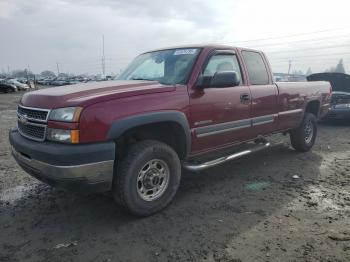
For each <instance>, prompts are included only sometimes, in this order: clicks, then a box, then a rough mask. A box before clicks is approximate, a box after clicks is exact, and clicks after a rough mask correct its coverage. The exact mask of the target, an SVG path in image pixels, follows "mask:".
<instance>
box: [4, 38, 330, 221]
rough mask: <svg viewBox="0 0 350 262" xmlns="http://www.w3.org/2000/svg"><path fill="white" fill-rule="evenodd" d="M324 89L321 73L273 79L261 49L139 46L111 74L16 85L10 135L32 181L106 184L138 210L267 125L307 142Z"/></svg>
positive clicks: (249, 145) (232, 155)
mask: <svg viewBox="0 0 350 262" xmlns="http://www.w3.org/2000/svg"><path fill="white" fill-rule="evenodd" d="M331 91H332V89H331V86H330V84H329V83H328V82H305V83H304V82H302V83H300V82H299V83H274V82H273V78H272V74H271V70H270V66H269V63H268V61H267V59H266V57H265V55H264V54H263V53H262V52H259V51H254V50H249V49H245V48H235V47H230V46H220V45H205V46H186V47H177V48H166V49H161V50H156V51H151V52H147V53H144V54H141V55H139V56H138V57H136V59H135V60H134V61H133V62H132V63H131V64H130V65H129V66H128V67H127V68H126V69H125V71H124V72H123V73H122V74H121V75H120V76H119V77H118V79H117V80H115V81H107V82H96V83H88V84H77V85H72V86H63V87H56V88H47V89H42V90H38V91H34V92H30V93H26V94H24V96H23V97H22V99H21V101H20V104H19V105H18V112H17V114H18V127H17V128H16V129H13V130H11V131H10V134H9V136H10V143H11V145H12V150H13V156H14V157H15V159H16V160H17V162H18V164H19V165H20V166H21V167H22V168H23V169H24V170H25V171H27V172H28V173H29V174H31V175H32V176H34V177H36V178H38V179H39V180H41V181H44V182H46V183H48V184H50V185H53V186H58V187H64V188H68V189H72V190H80V191H86V192H87V191H90V192H91V191H93V192H101V191H111V192H112V194H113V197H114V198H115V199H116V200H117V202H118V203H120V204H121V205H122V206H124V207H125V208H126V209H127V210H129V211H130V212H131V213H133V214H135V215H139V216H146V215H150V214H152V213H154V212H156V211H158V210H160V209H162V208H164V207H165V206H167V205H168V204H169V203H170V201H171V200H172V199H173V197H174V195H175V193H176V191H177V189H178V186H179V183H180V178H181V171H182V168H183V169H187V170H191V171H199V170H202V169H205V168H209V167H211V166H215V165H218V164H221V163H224V162H226V161H229V160H232V159H236V158H238V157H241V156H244V155H247V154H249V153H251V152H254V151H257V150H260V149H263V148H266V147H268V146H269V142H268V141H267V139H266V137H267V136H268V135H271V134H273V133H289V134H290V138H291V144H292V146H293V147H294V148H295V149H296V150H298V151H308V150H310V149H311V147H312V146H313V144H314V142H315V138H316V134H317V119H318V118H320V117H322V116H324V115H325V114H326V113H327V112H328V109H329V106H330V98H331ZM228 149H229V150H228Z"/></svg>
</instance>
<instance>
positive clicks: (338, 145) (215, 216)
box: [0, 93, 350, 262]
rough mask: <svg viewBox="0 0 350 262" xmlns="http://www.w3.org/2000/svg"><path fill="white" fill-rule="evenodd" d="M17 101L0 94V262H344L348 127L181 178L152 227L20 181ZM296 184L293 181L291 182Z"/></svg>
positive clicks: (95, 198) (349, 186) (24, 178)
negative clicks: (13, 143)
mask: <svg viewBox="0 0 350 262" xmlns="http://www.w3.org/2000/svg"><path fill="white" fill-rule="evenodd" d="M20 96H21V93H14V94H0V232H1V233H0V261H52V262H54V261H123V262H126V261H231V262H233V261H235V262H238V261H350V172H349V170H350V150H349V149H350V139H349V138H350V132H349V131H350V124H346V123H342V124H322V125H320V127H319V136H318V139H317V142H316V145H315V147H314V149H313V151H312V152H308V153H297V152H295V151H294V150H292V148H291V147H290V145H289V139H288V137H283V136H277V137H275V138H274V139H273V140H274V141H275V142H282V143H280V144H279V145H276V146H273V147H272V148H270V149H268V150H266V151H263V152H259V153H256V154H254V155H251V156H248V157H246V158H244V159H241V160H238V161H234V162H231V163H227V164H225V165H222V166H220V167H215V168H212V169H210V170H207V171H205V172H201V173H196V174H195V173H185V174H183V178H182V183H181V186H180V189H179V192H178V193H177V195H176V197H175V199H174V201H173V202H172V204H171V205H170V206H169V207H168V208H167V209H165V210H164V211H162V212H160V213H158V214H156V215H154V216H152V217H148V218H143V219H137V218H134V217H131V216H130V215H128V214H127V213H125V212H124V211H123V210H122V209H121V208H120V207H118V206H117V205H116V204H115V203H114V202H113V200H112V199H111V198H110V197H109V196H107V195H103V194H100V195H89V196H79V195H76V194H73V193H72V192H64V191H60V190H57V189H54V188H51V187H49V186H46V185H45V184H42V183H40V182H38V181H36V180H35V179H33V178H31V177H30V176H29V175H27V174H25V173H24V172H23V171H22V170H21V169H20V168H19V166H18V165H17V164H16V163H15V161H14V160H13V158H12V157H11V154H10V147H9V143H8V130H9V129H10V128H11V127H13V126H15V122H16V103H17V102H18V101H19V99H20ZM295 175H296V176H298V177H299V178H298V179H293V176H295Z"/></svg>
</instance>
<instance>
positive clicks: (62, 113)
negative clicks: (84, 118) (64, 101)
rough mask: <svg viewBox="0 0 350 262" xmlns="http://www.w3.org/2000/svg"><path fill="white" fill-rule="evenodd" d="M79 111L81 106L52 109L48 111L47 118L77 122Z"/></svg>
mask: <svg viewBox="0 0 350 262" xmlns="http://www.w3.org/2000/svg"><path fill="white" fill-rule="evenodd" d="M81 111H82V108H81V107H65V108H58V109H53V110H52V111H51V113H50V116H49V120H53V121H62V122H78V121H79V117H80V113H81Z"/></svg>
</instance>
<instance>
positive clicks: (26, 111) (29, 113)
mask: <svg viewBox="0 0 350 262" xmlns="http://www.w3.org/2000/svg"><path fill="white" fill-rule="evenodd" d="M17 113H18V114H19V115H21V116H25V117H26V118H28V119H31V120H38V121H40V122H42V121H46V120H47V117H48V114H49V110H45V109H32V108H28V107H23V106H18V110H17Z"/></svg>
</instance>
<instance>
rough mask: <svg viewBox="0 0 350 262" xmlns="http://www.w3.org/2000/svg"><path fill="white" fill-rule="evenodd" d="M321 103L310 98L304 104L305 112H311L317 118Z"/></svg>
mask: <svg viewBox="0 0 350 262" xmlns="http://www.w3.org/2000/svg"><path fill="white" fill-rule="evenodd" d="M320 106H321V103H320V101H319V100H311V101H309V102H308V103H307V104H306V107H305V113H312V114H314V115H315V116H316V118H318V116H319V113H320Z"/></svg>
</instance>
